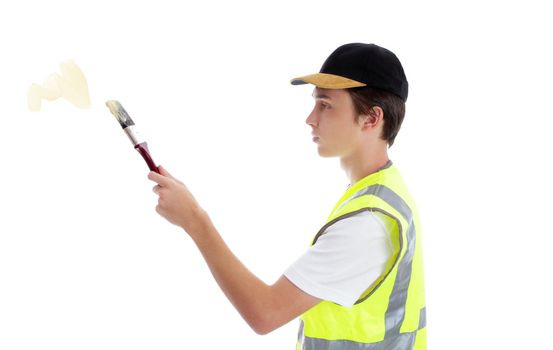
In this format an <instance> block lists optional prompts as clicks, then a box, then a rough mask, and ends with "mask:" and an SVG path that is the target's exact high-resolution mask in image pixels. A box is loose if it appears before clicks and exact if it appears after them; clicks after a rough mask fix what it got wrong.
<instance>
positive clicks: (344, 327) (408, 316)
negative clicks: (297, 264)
mask: <svg viewBox="0 0 553 350" xmlns="http://www.w3.org/2000/svg"><path fill="white" fill-rule="evenodd" d="M364 210H368V211H378V212H380V213H383V214H385V215H387V217H389V218H390V219H392V220H394V222H396V223H397V225H396V227H397V230H395V231H394V232H392V237H391V238H392V242H393V245H394V246H395V247H394V253H393V258H392V259H391V260H390V262H389V263H388V266H387V268H386V270H385V272H384V274H383V275H382V276H380V277H379V278H378V279H377V280H376V281H375V282H374V283H373V284H372V285H371V286H370V287H369V288H368V289H367V290H366V291H365V292H364V293H363V294H362V295H361V297H360V298H359V299H358V300H357V302H356V303H355V305H353V306H352V307H351V308H348V307H343V306H341V305H338V304H336V303H333V302H330V301H326V300H325V301H322V302H320V303H319V304H317V305H316V306H314V307H313V308H311V309H309V310H308V311H306V312H305V313H304V314H303V315H302V316H301V318H300V319H301V320H300V331H299V335H298V342H297V346H296V349H298V350H300V349H302V350H350V349H351V350H369V349H371V350H372V349H379V350H406V349H414V350H424V349H426V306H425V305H426V304H425V297H424V283H423V279H424V278H423V265H422V252H421V236H420V227H421V226H420V221H419V216H418V213H417V209H416V206H415V202H414V201H413V199H412V197H411V195H410V194H409V192H408V191H407V187H406V186H405V183H404V182H403V178H402V177H401V175H400V173H399V172H398V170H397V168H396V167H395V166H394V165H393V164H392V162H388V163H387V164H386V165H385V166H384V167H383V168H381V169H379V170H378V171H376V172H375V173H372V174H370V175H368V176H366V177H365V178H363V179H361V180H359V181H358V182H356V183H355V184H353V185H352V186H350V187H349V188H348V189H347V190H346V192H345V193H344V195H343V196H342V198H341V199H340V200H339V201H338V203H337V204H336V206H335V207H334V209H333V210H332V212H331V214H330V215H329V217H328V219H327V221H326V223H325V225H324V226H323V227H322V228H321V229H320V230H319V232H318V233H317V234H316V235H315V238H314V239H313V242H312V243H311V245H313V244H316V243H317V239H318V238H319V237H320V236H321V235H323V234H324V233H325V230H326V228H327V227H328V226H330V225H332V224H333V223H335V222H337V221H339V220H342V219H344V218H347V217H349V216H352V215H355V214H357V213H359V212H361V211H364Z"/></svg>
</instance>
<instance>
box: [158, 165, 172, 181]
mask: <svg viewBox="0 0 553 350" xmlns="http://www.w3.org/2000/svg"><path fill="white" fill-rule="evenodd" d="M157 168H158V169H159V173H160V174H161V175H163V176H168V177H170V178H172V177H173V176H172V175H171V174H169V172H168V171H167V170H165V168H164V167H162V166H161V165H159V166H158V167H157Z"/></svg>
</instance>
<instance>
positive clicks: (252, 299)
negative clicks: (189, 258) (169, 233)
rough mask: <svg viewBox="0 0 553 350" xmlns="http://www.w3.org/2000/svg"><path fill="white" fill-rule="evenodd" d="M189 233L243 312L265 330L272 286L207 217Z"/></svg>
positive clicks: (223, 288)
mask: <svg viewBox="0 0 553 350" xmlns="http://www.w3.org/2000/svg"><path fill="white" fill-rule="evenodd" d="M194 231H195V232H189V234H190V237H192V239H193V240H194V242H195V243H196V246H197V247H198V249H199V250H200V252H201V253H202V255H203V257H204V259H205V261H206V263H207V265H208V267H209V269H210V270H211V273H212V274H213V277H214V278H215V280H216V281H217V284H219V287H220V288H221V290H222V291H223V292H224V293H225V295H226V296H227V298H228V299H229V300H230V302H231V303H232V304H233V305H234V307H235V308H236V309H237V310H238V312H239V313H240V315H242V317H243V318H244V320H246V322H247V323H248V324H249V325H250V327H252V329H253V330H254V331H256V332H257V333H262V332H263V331H262V329H264V324H265V322H266V315H267V314H268V311H269V310H267V308H268V306H270V305H268V304H270V292H271V289H270V286H268V285H267V284H265V283H264V282H263V281H261V280H260V279H259V278H257V277H256V276H255V275H254V274H253V273H251V272H250V271H249V270H248V269H247V268H246V267H245V266H244V265H243V264H242V263H241V262H240V260H238V258H237V257H236V256H235V255H234V254H233V253H232V252H231V250H230V249H229V248H228V246H227V245H226V243H225V242H224V241H223V239H222V237H221V235H220V234H219V232H218V231H217V229H216V228H215V226H214V225H213V223H212V222H211V220H210V219H209V217H208V216H207V214H206V216H205V220H204V221H203V224H202V225H201V226H200V227H198V228H197V229H195V230H194Z"/></svg>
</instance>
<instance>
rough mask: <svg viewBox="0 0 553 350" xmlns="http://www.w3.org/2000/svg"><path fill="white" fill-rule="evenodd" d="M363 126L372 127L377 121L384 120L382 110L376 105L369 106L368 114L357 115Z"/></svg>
mask: <svg viewBox="0 0 553 350" xmlns="http://www.w3.org/2000/svg"><path fill="white" fill-rule="evenodd" d="M359 121H360V122H361V123H362V125H363V128H374V127H376V126H377V125H378V123H380V122H382V121H384V111H383V110H382V108H380V107H378V106H374V107H371V109H370V110H369V113H368V114H363V115H361V116H360V117H359Z"/></svg>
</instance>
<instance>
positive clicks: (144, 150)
mask: <svg viewBox="0 0 553 350" xmlns="http://www.w3.org/2000/svg"><path fill="white" fill-rule="evenodd" d="M134 148H135V149H136V150H137V151H138V153H140V155H141V156H142V158H144V160H145V161H146V164H148V168H150V170H151V171H155V172H156V173H158V174H160V172H159V169H158V168H157V166H156V163H154V160H153V159H152V156H151V155H150V151H149V150H148V144H147V143H146V142H142V143H139V144H138V145H136V146H134Z"/></svg>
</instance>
